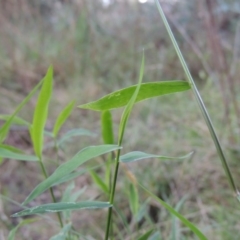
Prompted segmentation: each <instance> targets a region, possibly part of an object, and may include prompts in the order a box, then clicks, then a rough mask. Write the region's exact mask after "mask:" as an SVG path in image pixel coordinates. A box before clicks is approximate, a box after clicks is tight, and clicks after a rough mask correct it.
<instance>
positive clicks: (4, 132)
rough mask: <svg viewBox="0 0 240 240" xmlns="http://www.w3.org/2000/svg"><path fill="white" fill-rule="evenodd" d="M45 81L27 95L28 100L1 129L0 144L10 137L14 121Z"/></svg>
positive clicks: (24, 101)
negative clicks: (9, 132) (10, 129)
mask: <svg viewBox="0 0 240 240" xmlns="http://www.w3.org/2000/svg"><path fill="white" fill-rule="evenodd" d="M43 81H44V79H42V80H41V81H40V82H39V83H38V84H37V85H36V86H35V87H34V88H33V90H32V91H31V92H30V93H29V94H28V95H27V97H26V98H24V99H23V101H22V102H21V103H20V104H19V105H18V106H17V108H16V110H15V111H14V113H13V114H12V115H11V117H10V118H8V119H7V121H6V122H5V123H4V124H3V126H2V127H1V128H0V143H2V142H3V141H4V140H5V138H6V136H7V135H8V131H9V128H10V126H11V124H12V122H13V121H14V119H15V117H16V115H17V114H18V113H19V112H20V110H21V109H22V108H23V107H24V106H25V104H26V103H27V102H28V101H29V100H30V99H31V97H32V96H33V95H34V94H35V92H36V91H37V90H38V88H39V87H40V86H41V85H42V83H43Z"/></svg>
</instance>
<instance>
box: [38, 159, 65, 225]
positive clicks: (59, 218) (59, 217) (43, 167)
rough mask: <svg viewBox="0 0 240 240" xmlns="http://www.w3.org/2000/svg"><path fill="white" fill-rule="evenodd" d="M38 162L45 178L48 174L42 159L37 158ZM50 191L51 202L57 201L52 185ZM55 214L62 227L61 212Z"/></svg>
mask: <svg viewBox="0 0 240 240" xmlns="http://www.w3.org/2000/svg"><path fill="white" fill-rule="evenodd" d="M39 164H40V167H41V169H42V173H43V175H44V177H45V178H46V179H47V178H48V174H47V171H46V168H45V166H44V164H43V162H42V159H40V160H39ZM50 193H51V197H52V200H53V202H54V203H56V202H57V201H56V198H55V195H54V192H53V188H52V187H50ZM57 216H58V221H59V223H60V226H61V228H63V221H62V218H61V214H60V213H59V212H57Z"/></svg>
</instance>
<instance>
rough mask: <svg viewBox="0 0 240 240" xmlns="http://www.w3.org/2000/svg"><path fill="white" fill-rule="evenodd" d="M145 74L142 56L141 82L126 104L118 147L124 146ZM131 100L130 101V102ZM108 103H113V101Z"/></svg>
mask: <svg viewBox="0 0 240 240" xmlns="http://www.w3.org/2000/svg"><path fill="white" fill-rule="evenodd" d="M143 73H144V54H143V56H142V63H141V68H140V74H139V80H138V84H137V86H136V87H135V88H134V91H133V92H132V95H130V96H131V97H130V96H129V98H127V99H128V101H127V102H126V104H127V105H126V107H125V109H124V111H123V114H122V117H121V121H120V126H119V134H118V135H119V137H118V145H119V146H121V145H122V140H123V135H124V131H125V128H126V125H127V121H128V118H129V115H130V113H131V110H132V108H133V105H134V103H135V102H136V99H137V96H138V94H139V91H140V87H141V83H142V79H143ZM129 99H130V100H129ZM108 102H112V99H111V100H110V101H109V100H108Z"/></svg>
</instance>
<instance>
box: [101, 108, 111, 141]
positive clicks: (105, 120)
mask: <svg viewBox="0 0 240 240" xmlns="http://www.w3.org/2000/svg"><path fill="white" fill-rule="evenodd" d="M101 123H102V124H101V126H102V138H103V142H104V143H105V144H114V135H113V126H112V125H113V124H112V115H111V112H110V111H108V110H107V111H103V112H102V116H101Z"/></svg>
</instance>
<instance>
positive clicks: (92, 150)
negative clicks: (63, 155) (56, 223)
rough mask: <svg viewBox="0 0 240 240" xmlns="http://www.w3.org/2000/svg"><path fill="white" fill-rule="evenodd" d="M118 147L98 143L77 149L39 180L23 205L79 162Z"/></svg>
mask: <svg viewBox="0 0 240 240" xmlns="http://www.w3.org/2000/svg"><path fill="white" fill-rule="evenodd" d="M119 148H120V147H119V146H117V145H100V146H91V147H86V148H84V149H83V150H81V151H79V152H78V153H77V154H76V155H75V156H74V157H73V158H72V159H71V160H69V161H67V162H65V163H63V164H61V165H60V166H59V167H58V168H57V169H56V170H55V171H54V172H53V174H52V175H51V176H49V177H48V178H47V179H45V180H44V181H43V182H41V183H40V184H39V185H38V186H37V187H36V188H35V189H34V190H33V191H32V192H31V193H30V195H29V196H28V197H27V198H26V200H25V201H24V203H23V205H25V204H27V203H29V202H30V201H32V200H33V199H34V198H36V197H37V196H39V195H40V194H41V193H42V192H44V191H45V190H47V189H48V188H50V187H51V186H52V185H53V184H55V183H56V182H58V181H59V180H61V179H62V178H63V177H64V176H66V175H68V174H69V173H71V172H72V171H74V170H76V169H77V168H78V167H79V166H80V165H81V164H83V163H85V162H86V161H88V160H90V159H92V158H95V157H98V156H100V155H102V154H105V153H108V152H111V151H115V150H117V149H119Z"/></svg>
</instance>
